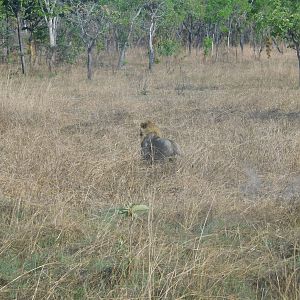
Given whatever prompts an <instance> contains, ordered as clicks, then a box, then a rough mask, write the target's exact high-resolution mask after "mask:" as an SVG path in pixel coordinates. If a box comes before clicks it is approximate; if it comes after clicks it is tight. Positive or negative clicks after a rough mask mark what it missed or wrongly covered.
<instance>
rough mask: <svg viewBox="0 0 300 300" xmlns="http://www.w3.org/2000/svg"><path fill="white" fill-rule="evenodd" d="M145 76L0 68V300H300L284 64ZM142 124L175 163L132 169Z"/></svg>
mask: <svg viewBox="0 0 300 300" xmlns="http://www.w3.org/2000/svg"><path fill="white" fill-rule="evenodd" d="M14 68H16V66H15V67H14ZM146 68H147V58H146V53H145V51H135V52H134V53H132V54H131V55H130V56H129V57H128V64H127V65H126V67H125V69H124V70H121V71H118V72H116V71H114V70H112V68H110V67H105V66H104V67H102V68H96V70H95V74H94V79H93V81H91V82H88V81H87V80H86V71H85V68H84V66H73V67H72V68H69V69H60V70H58V71H57V74H56V75H52V76H49V75H48V74H47V72H46V71H36V72H35V73H31V74H30V75H28V76H27V77H22V76H21V75H18V74H15V72H14V70H12V71H10V70H7V67H5V66H2V67H1V71H0V74H1V75H0V91H1V92H0V105H1V106H0V133H1V140H0V157H1V160H0V299H18V300H21V299H24V300H27V299H32V300H33V299H35V300H41V299H230V300H233V299H243V300H244V299H287V300H289V299H300V287H299V286H300V89H298V88H297V80H298V79H297V76H298V75H297V59H296V55H295V53H294V52H288V53H285V54H284V55H283V56H281V55H279V54H276V53H272V57H271V58H270V59H267V58H266V55H265V54H264V55H263V56H262V58H261V60H255V59H254V58H253V57H252V56H251V55H250V52H249V53H245V54H244V57H239V61H238V62H237V63H236V62H232V63H228V62H217V63H211V62H209V61H207V62H206V63H204V62H203V60H202V58H201V57H200V56H196V55H195V54H193V55H192V56H191V57H189V56H185V57H184V56H182V57H181V58H178V59H176V60H175V61H170V62H168V63H167V62H165V61H164V60H162V61H161V62H160V63H159V64H157V65H155V69H154V72H152V73H151V74H149V73H148V72H147V71H146ZM147 119H151V120H153V121H155V122H156V123H157V124H158V125H159V126H160V128H161V130H162V132H163V135H164V137H168V138H172V139H174V140H176V141H177V143H178V144H179V145H180V146H181V148H182V150H183V151H184V156H183V157H182V158H180V159H179V160H177V162H176V163H167V164H157V165H154V166H148V165H146V164H144V163H143V162H141V160H140V140H139V125H140V123H141V122H142V121H145V120H147ZM129 203H135V204H145V205H147V206H148V207H149V211H148V212H147V213H144V214H140V215H139V216H138V217H134V218H131V217H127V216H126V215H121V214H119V213H118V209H119V208H124V207H127V206H128V204H129Z"/></svg>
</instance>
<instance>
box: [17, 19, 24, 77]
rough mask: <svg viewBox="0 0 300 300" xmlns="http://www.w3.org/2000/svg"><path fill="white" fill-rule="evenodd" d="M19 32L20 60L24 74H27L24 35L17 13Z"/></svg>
mask: <svg viewBox="0 0 300 300" xmlns="http://www.w3.org/2000/svg"><path fill="white" fill-rule="evenodd" d="M17 30H18V42H19V51H20V60H21V66H22V73H23V74H26V65H25V55H24V46H23V41H22V33H21V18H20V15H19V13H17Z"/></svg>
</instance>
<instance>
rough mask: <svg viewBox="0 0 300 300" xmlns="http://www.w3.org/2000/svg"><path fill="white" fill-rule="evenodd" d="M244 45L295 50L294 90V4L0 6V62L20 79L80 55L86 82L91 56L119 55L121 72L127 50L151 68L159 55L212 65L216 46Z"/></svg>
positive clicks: (147, 0) (205, 0) (137, 1)
mask: <svg viewBox="0 0 300 300" xmlns="http://www.w3.org/2000/svg"><path fill="white" fill-rule="evenodd" d="M246 44H249V45H250V46H251V47H252V49H253V51H254V53H255V55H256V56H257V57H259V56H260V53H261V52H262V50H263V49H266V51H267V54H268V56H269V55H270V52H271V48H272V47H273V46H274V47H275V48H277V50H278V51H282V49H281V47H282V45H283V44H285V45H286V46H288V47H291V48H293V49H295V52H296V55H297V58H298V62H299V85H300V1H298V0H131V1H127V0H0V62H1V63H2V64H10V63H16V62H18V63H20V65H21V69H22V72H23V73H24V74H26V73H27V72H28V69H29V68H33V69H34V66H35V65H37V64H39V63H44V62H45V61H46V62H47V65H48V67H49V70H50V71H52V70H53V68H54V67H55V66H56V65H59V64H63V63H70V64H72V63H74V62H76V61H78V59H80V57H82V55H83V54H84V53H85V55H86V60H87V76H88V78H89V79H91V78H92V66H93V52H94V51H95V50H96V51H98V52H100V51H107V52H114V53H116V54H118V59H117V60H116V62H115V66H116V67H117V68H122V66H123V65H124V64H125V63H126V51H127V49H128V47H135V46H139V47H145V49H147V51H148V56H149V69H150V70H151V69H152V68H153V66H154V63H155V61H156V58H157V55H160V56H172V55H176V54H178V52H179V51H180V50H182V49H185V51H187V52H188V53H191V52H192V50H193V49H197V50H198V51H199V52H200V51H201V53H202V54H203V56H204V58H206V57H210V58H211V59H213V60H215V61H217V60H218V58H219V56H220V55H221V54H220V49H221V48H222V49H225V51H228V53H229V51H230V49H235V51H236V55H238V53H243V49H244V45H246ZM223 52H224V51H223ZM223 52H222V55H224V53H223Z"/></svg>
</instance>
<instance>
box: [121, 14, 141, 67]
mask: <svg viewBox="0 0 300 300" xmlns="http://www.w3.org/2000/svg"><path fill="white" fill-rule="evenodd" d="M141 11H142V8H139V10H138V11H137V13H136V15H135V16H134V17H133V18H132V20H131V23H130V28H129V32H128V35H127V38H126V41H125V42H124V44H123V45H122V49H121V51H120V54H119V60H118V69H121V68H122V67H123V66H124V61H125V55H126V50H127V47H128V42H129V39H130V37H131V34H132V32H133V25H134V22H135V20H136V18H137V17H138V16H139V15H140V13H141Z"/></svg>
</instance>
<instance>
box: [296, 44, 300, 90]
mask: <svg viewBox="0 0 300 300" xmlns="http://www.w3.org/2000/svg"><path fill="white" fill-rule="evenodd" d="M296 51H297V58H298V73H299V78H298V85H299V86H298V87H299V88H300V44H299V43H297V44H296Z"/></svg>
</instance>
